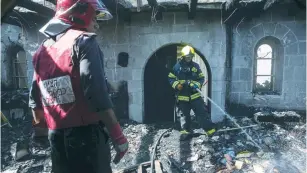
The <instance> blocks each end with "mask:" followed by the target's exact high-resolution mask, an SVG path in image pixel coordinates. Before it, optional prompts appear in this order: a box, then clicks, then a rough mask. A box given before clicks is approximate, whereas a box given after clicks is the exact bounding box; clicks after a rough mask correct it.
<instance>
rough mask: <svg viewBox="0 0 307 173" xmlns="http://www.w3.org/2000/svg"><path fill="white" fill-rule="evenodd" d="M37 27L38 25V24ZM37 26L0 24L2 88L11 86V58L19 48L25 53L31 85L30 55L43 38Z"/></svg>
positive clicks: (29, 83) (31, 67) (31, 68)
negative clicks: (29, 27)
mask: <svg viewBox="0 0 307 173" xmlns="http://www.w3.org/2000/svg"><path fill="white" fill-rule="evenodd" d="M38 27H39V26H38ZM38 27H32V28H31V29H25V28H26V27H23V28H21V27H18V26H14V25H9V24H6V23H3V24H1V30H2V31H1V57H2V58H1V86H3V87H4V88H3V89H10V88H13V87H14V86H13V78H12V75H13V71H12V70H13V68H12V59H13V57H14V56H15V55H16V54H17V53H18V51H19V50H23V51H25V53H26V59H27V76H28V81H27V83H28V87H29V86H30V85H31V81H32V75H33V66H32V56H33V54H34V53H35V51H36V50H37V48H38V46H39V45H40V44H41V42H42V40H43V39H44V38H45V36H44V35H42V34H40V33H39V32H38Z"/></svg>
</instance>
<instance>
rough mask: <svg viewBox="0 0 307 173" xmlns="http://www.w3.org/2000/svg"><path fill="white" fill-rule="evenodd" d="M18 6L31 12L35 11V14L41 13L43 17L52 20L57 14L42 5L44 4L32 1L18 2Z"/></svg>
mask: <svg viewBox="0 0 307 173" xmlns="http://www.w3.org/2000/svg"><path fill="white" fill-rule="evenodd" d="M17 6H20V7H23V8H26V9H28V10H31V11H35V12H37V13H39V14H40V15H43V16H45V17H50V18H51V17H52V16H53V15H54V13H55V11H54V10H52V9H50V8H48V7H46V6H44V5H42V4H39V3H36V2H33V1H31V0H22V1H18V3H17Z"/></svg>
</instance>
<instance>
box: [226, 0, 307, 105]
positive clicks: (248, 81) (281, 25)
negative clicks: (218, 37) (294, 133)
mask: <svg viewBox="0 0 307 173" xmlns="http://www.w3.org/2000/svg"><path fill="white" fill-rule="evenodd" d="M239 21H240V20H239ZM232 34H233V41H232V65H233V66H232V82H231V93H230V101H231V103H232V106H238V105H240V106H238V109H242V107H271V108H275V109H288V110H290V109H292V110H306V108H305V107H306V11H303V10H300V9H298V8H297V9H296V8H288V7H281V6H275V7H273V8H272V9H269V10H268V11H266V12H265V13H263V14H261V15H260V16H259V17H258V18H254V19H252V20H244V19H242V20H241V21H240V22H238V23H237V24H236V25H234V26H233V33H232ZM266 38H273V39H275V40H278V42H279V43H280V44H281V49H280V50H281V52H282V53H279V54H278V56H277V57H276V61H279V62H278V63H277V64H275V67H273V68H276V69H277V70H276V73H275V75H276V76H278V78H279V80H280V81H274V82H275V85H278V86H277V87H278V88H279V90H280V92H279V93H276V94H259V93H253V91H254V89H253V86H254V79H255V76H254V74H255V70H256V68H255V63H256V60H255V54H256V52H255V46H257V44H258V43H259V41H261V40H263V39H266Z"/></svg>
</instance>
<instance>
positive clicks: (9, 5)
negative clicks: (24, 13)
mask: <svg viewBox="0 0 307 173" xmlns="http://www.w3.org/2000/svg"><path fill="white" fill-rule="evenodd" d="M16 3H17V1H16V0H2V1H1V19H2V18H3V17H4V15H5V14H6V13H7V12H8V11H11V10H12V9H14V7H15V5H16Z"/></svg>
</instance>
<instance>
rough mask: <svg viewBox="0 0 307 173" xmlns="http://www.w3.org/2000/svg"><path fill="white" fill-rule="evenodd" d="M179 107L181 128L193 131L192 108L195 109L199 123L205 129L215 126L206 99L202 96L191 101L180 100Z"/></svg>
mask: <svg viewBox="0 0 307 173" xmlns="http://www.w3.org/2000/svg"><path fill="white" fill-rule="evenodd" d="M178 109H179V114H180V126H181V130H186V131H191V115H190V111H191V109H192V110H193V111H194V113H195V116H196V120H197V123H198V124H199V125H200V127H201V128H203V129H204V130H205V131H207V130H211V129H212V128H214V123H212V121H211V117H210V115H209V113H208V111H207V109H206V108H205V104H204V101H203V99H202V98H201V97H199V98H197V99H195V100H191V101H190V102H186V101H178Z"/></svg>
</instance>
